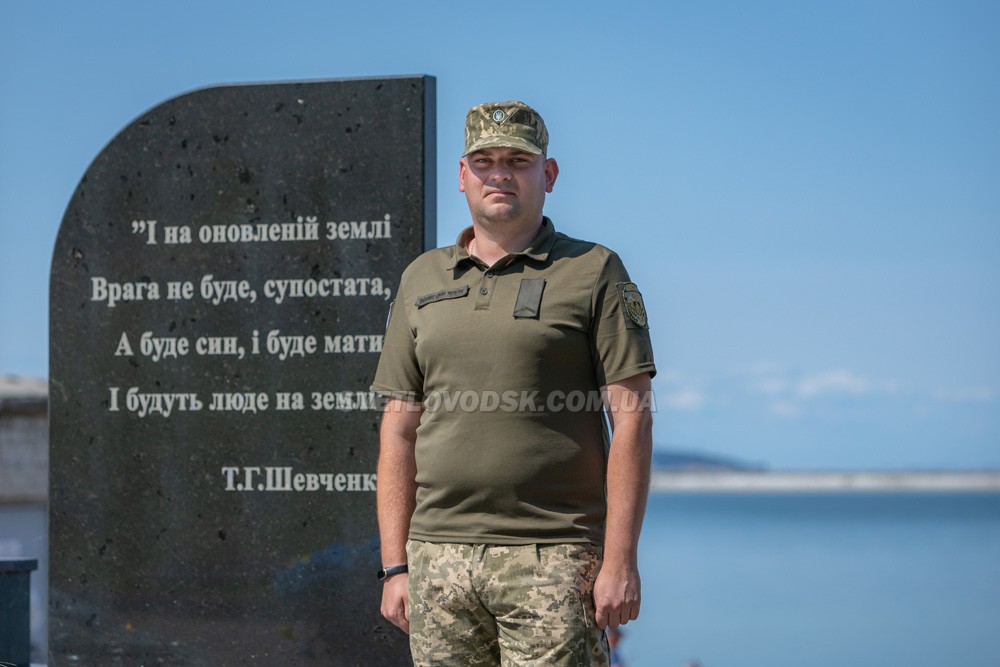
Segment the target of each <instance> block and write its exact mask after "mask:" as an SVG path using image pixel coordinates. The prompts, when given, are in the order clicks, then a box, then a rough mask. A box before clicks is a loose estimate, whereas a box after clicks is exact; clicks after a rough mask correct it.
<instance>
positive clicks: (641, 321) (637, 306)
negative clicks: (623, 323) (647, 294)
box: [617, 283, 649, 329]
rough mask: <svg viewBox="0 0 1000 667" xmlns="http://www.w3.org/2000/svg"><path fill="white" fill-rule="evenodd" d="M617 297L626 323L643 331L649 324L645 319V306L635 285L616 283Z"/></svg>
mask: <svg viewBox="0 0 1000 667" xmlns="http://www.w3.org/2000/svg"><path fill="white" fill-rule="evenodd" d="M617 286H618V296H619V298H621V300H622V312H623V313H624V315H625V317H626V318H627V321H631V322H632V323H633V324H635V325H636V326H637V327H640V328H643V329H645V328H646V327H647V326H648V324H649V319H648V318H647V317H646V305H645V304H644V303H643V302H642V294H640V293H639V288H638V287H637V286H636V284H635V283H617Z"/></svg>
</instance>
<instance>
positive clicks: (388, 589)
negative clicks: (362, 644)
mask: <svg viewBox="0 0 1000 667" xmlns="http://www.w3.org/2000/svg"><path fill="white" fill-rule="evenodd" d="M409 584H410V580H409V575H408V574H406V573H405V572H403V573H401V574H394V575H392V576H391V577H389V578H388V579H386V580H385V582H383V583H382V615H383V616H385V617H386V618H387V619H389V621H390V622H391V623H392V624H393V625H395V626H396V627H398V628H399V629H400V630H402V631H403V632H405V633H406V634H410V592H409Z"/></svg>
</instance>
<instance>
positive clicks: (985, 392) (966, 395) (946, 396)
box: [934, 387, 996, 403]
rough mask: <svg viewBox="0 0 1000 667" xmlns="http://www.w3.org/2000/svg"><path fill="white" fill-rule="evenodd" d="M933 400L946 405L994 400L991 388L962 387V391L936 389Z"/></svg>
mask: <svg viewBox="0 0 1000 667" xmlns="http://www.w3.org/2000/svg"><path fill="white" fill-rule="evenodd" d="M934 398H936V399H937V400H939V401H943V402H946V403H989V402H991V401H993V399H994V398H996V392H995V391H994V390H993V388H992V387H963V388H962V389H938V390H937V391H936V392H934Z"/></svg>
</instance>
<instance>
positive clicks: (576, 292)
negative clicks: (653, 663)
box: [372, 102, 656, 666]
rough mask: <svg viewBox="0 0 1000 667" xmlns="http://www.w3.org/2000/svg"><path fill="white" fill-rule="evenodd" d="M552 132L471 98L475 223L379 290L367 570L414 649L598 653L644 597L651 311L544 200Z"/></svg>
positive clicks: (450, 653)
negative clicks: (372, 542)
mask: <svg viewBox="0 0 1000 667" xmlns="http://www.w3.org/2000/svg"><path fill="white" fill-rule="evenodd" d="M547 145H548V132H547V130H546V128H545V124H544V122H543V121H542V118H541V117H540V116H539V115H538V113H537V112H536V111H535V110H534V109H532V108H531V107H529V106H527V105H526V104H523V103H521V102H499V103H491V104H483V105H479V106H477V107H474V108H472V109H471V110H470V111H469V113H468V116H467V118H466V128H465V153H464V154H463V156H462V158H461V160H460V162H459V190H461V191H462V192H464V193H465V196H466V199H467V201H468V204H469V211H470V212H471V215H472V226H471V227H469V228H467V229H465V230H464V231H463V232H462V233H461V234H460V235H459V238H458V242H457V243H456V244H455V245H453V246H450V247H446V248H439V249H437V250H432V251H430V252H427V253H424V254H423V255H421V256H420V257H419V258H417V259H416V260H415V261H414V262H413V263H412V264H411V265H410V266H409V267H407V269H406V271H405V272H404V273H403V278H402V281H401V283H400V288H399V291H398V293H397V298H396V301H395V302H394V305H393V307H392V308H391V314H390V317H389V323H388V329H387V332H386V337H385V344H384V347H383V351H382V356H381V358H380V360H379V366H378V371H377V372H376V376H375V381H374V383H373V385H372V386H373V388H374V389H375V390H376V391H378V392H379V393H381V394H382V395H384V396H386V397H387V398H388V402H387V405H386V408H385V412H384V414H383V419H382V429H381V446H380V454H379V463H378V519H379V530H380V534H381V541H382V565H383V569H382V570H381V571H380V572H379V578H380V579H383V580H384V583H383V594H382V613H383V614H384V615H385V617H386V618H388V619H389V620H390V621H392V622H393V623H394V624H396V625H397V626H399V627H400V628H402V629H403V630H404V631H407V632H409V633H410V648H411V652H412V654H413V659H414V662H415V664H417V665H418V666H419V665H435V666H441V665H463V666H464V665H500V664H501V663H502V664H504V665H546V666H552V665H607V664H608V646H607V641H606V638H605V635H604V630H605V629H606V628H607V627H611V626H618V625H620V624H624V623H627V622H628V621H630V620H634V619H635V618H636V617H637V615H638V613H639V600H640V584H639V573H638V569H637V565H636V546H637V543H638V538H639V529H640V526H641V523H642V515H643V512H644V509H645V501H646V494H647V491H648V488H649V462H650V456H651V448H652V417H651V404H650V400H649V399H650V398H651V396H650V378H651V377H652V375H653V374H654V373H655V372H656V371H655V367H654V365H653V354H652V348H651V345H650V341H649V331H648V324H647V321H646V311H645V309H644V307H643V302H642V296H641V295H640V293H639V290H638V288H637V287H636V285H635V284H634V283H632V282H631V281H630V280H629V277H628V274H627V273H626V271H625V268H624V266H622V263H621V260H620V259H619V258H618V256H617V255H616V254H615V253H613V252H612V251H610V250H608V249H607V248H605V247H603V246H600V245H597V244H594V243H588V242H584V241H579V240H576V239H573V238H570V237H568V236H566V235H564V234H562V233H559V232H556V231H555V228H554V225H553V223H552V221H551V220H549V219H548V218H546V217H544V216H543V215H542V206H543V204H544V202H545V195H546V193H549V192H551V191H552V188H553V186H554V185H555V182H556V177H557V176H558V174H559V167H558V165H557V164H556V161H555V160H553V159H551V158H548V157H547V155H546V149H547ZM602 406H603V409H602ZM605 411H606V413H607V415H608V416H609V418H610V420H611V424H612V427H613V432H612V435H611V437H610V443H609V442H608V433H607V429H606V422H605V421H604V414H605Z"/></svg>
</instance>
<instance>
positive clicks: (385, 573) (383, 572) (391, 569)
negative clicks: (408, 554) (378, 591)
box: [375, 563, 409, 581]
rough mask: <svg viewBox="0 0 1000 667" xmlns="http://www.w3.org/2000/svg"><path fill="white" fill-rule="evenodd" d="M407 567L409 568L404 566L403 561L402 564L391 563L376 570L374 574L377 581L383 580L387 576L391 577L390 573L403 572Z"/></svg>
mask: <svg viewBox="0 0 1000 667" xmlns="http://www.w3.org/2000/svg"><path fill="white" fill-rule="evenodd" d="M408 569H409V568H407V567H406V564H405V563H404V564H402V565H392V566H390V567H383V568H382V569H381V570H379V571H378V573H377V574H376V575H375V576H377V577H378V580H379V581H384V580H386V579H388V578H389V577H391V576H392V575H394V574H401V573H403V572H406V571H407V570H408Z"/></svg>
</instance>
